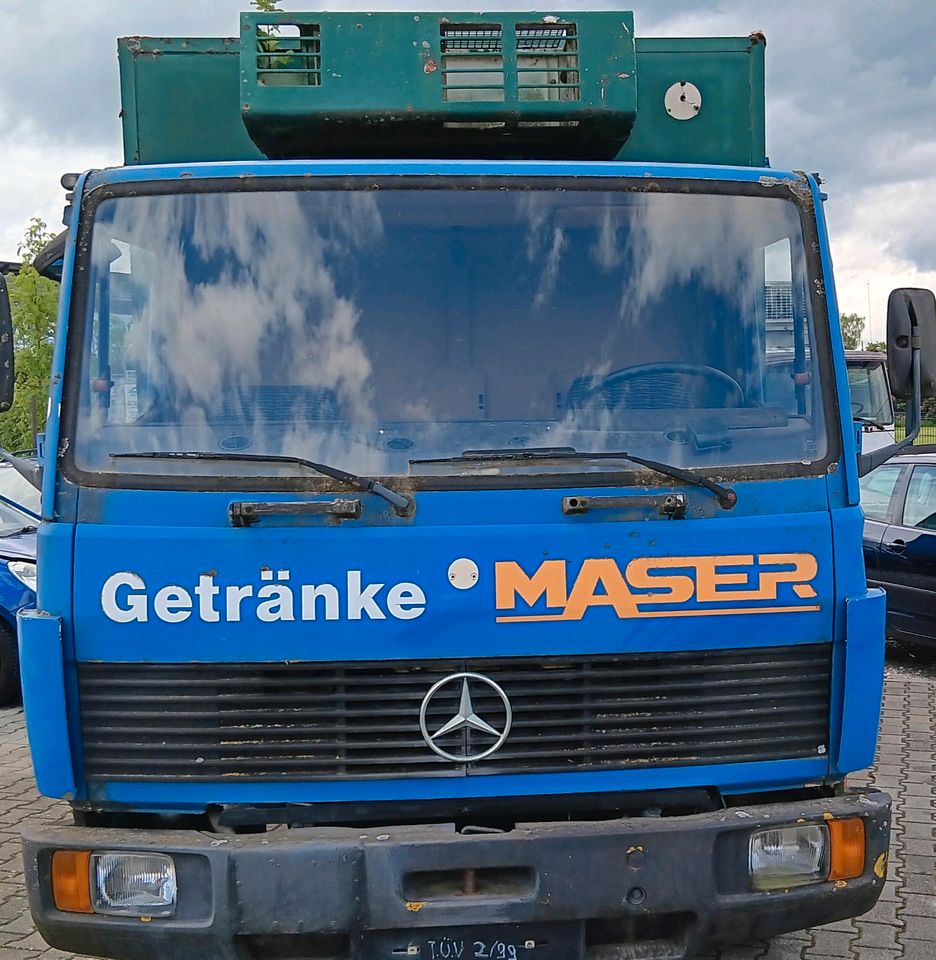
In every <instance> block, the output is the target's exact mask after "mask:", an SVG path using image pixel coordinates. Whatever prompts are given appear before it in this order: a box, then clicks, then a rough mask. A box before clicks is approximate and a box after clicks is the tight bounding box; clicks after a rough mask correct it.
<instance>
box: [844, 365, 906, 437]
mask: <svg viewBox="0 0 936 960" xmlns="http://www.w3.org/2000/svg"><path fill="white" fill-rule="evenodd" d="M846 362H847V364H848V392H849V393H850V394H851V411H852V416H853V417H857V418H859V419H861V420H871V421H873V422H874V423H880V424H884V425H888V424H892V423H893V422H894V406H893V403H892V401H891V396H890V392H889V391H888V389H887V377H886V375H885V373H884V364H883V363H882V362H881V361H879V360H853V359H850V358H849V359H847V361H846Z"/></svg>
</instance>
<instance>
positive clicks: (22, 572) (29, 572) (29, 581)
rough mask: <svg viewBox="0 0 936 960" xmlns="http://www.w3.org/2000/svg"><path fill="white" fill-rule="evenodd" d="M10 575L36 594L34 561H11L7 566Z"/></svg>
mask: <svg viewBox="0 0 936 960" xmlns="http://www.w3.org/2000/svg"><path fill="white" fill-rule="evenodd" d="M7 568H8V569H9V571H10V573H12V574H13V576H14V577H16V579H17V580H19V582H20V583H21V584H22V585H23V586H24V587H29V589H30V590H32V592H33V593H35V592H36V582H37V579H38V578H37V576H36V562H35V561H34V560H11V561H10V562H9V563H8V564H7Z"/></svg>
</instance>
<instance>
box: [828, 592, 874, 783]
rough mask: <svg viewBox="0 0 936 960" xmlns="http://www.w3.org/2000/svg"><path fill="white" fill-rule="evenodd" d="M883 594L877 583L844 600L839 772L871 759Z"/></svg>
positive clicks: (848, 770) (858, 766)
mask: <svg viewBox="0 0 936 960" xmlns="http://www.w3.org/2000/svg"><path fill="white" fill-rule="evenodd" d="M885 612H886V598H885V596H884V591H883V590H881V589H880V588H879V587H875V588H872V589H870V590H868V591H867V593H865V594H863V595H862V596H859V597H850V598H849V599H848V600H846V601H845V618H846V631H847V640H846V642H845V671H844V686H845V696H844V704H843V709H842V734H841V739H840V741H839V749H838V757H837V758H836V766H837V768H838V770H839V771H840V772H841V773H850V772H852V771H853V770H863V769H864V768H865V767H869V766H871V764H872V763H873V762H874V748H875V744H876V743H877V732H878V722H879V720H880V717H881V694H882V692H883V689H884V618H885Z"/></svg>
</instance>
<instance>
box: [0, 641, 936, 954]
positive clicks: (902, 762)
mask: <svg viewBox="0 0 936 960" xmlns="http://www.w3.org/2000/svg"><path fill="white" fill-rule="evenodd" d="M850 781H851V782H853V783H856V784H858V783H870V784H873V785H875V786H877V787H880V788H881V789H884V790H886V791H888V792H889V793H890V794H891V796H893V798H894V822H893V832H892V838H891V855H890V866H889V868H888V875H887V882H886V884H885V887H884V894H883V896H882V897H881V900H880V901H879V902H878V904H877V906H876V907H875V908H874V909H873V910H872V911H871V912H870V913H867V914H865V915H864V916H863V917H859V918H858V919H856V920H848V921H843V922H841V923H833V924H829V925H828V926H825V927H817V928H814V929H812V930H803V931H802V932H799V933H792V934H788V935H786V936H782V937H777V938H776V939H774V940H771V941H769V942H768V941H759V942H754V943H749V944H744V945H741V946H737V947H731V948H727V949H725V950H722V951H720V952H719V953H718V954H710V955H708V956H707V957H706V960H837V958H844V960H936V839H934V835H936V829H934V828H936V656H930V655H928V654H925V653H920V652H916V651H913V650H910V649H907V648H901V647H892V648H891V649H890V651H889V663H888V670H887V683H886V687H885V692H884V709H883V719H882V723H881V734H880V738H879V743H878V754H877V762H876V765H875V766H874V767H873V768H872V769H871V770H870V771H867V772H866V773H865V774H863V775H861V776H856V777H851V778H850ZM67 816H68V808H67V807H66V805H65V804H63V803H60V802H58V801H54V800H48V799H46V798H44V797H39V796H37V795H36V791H35V788H34V786H33V781H32V771H31V767H30V763H29V752H28V748H27V745H26V736H25V733H24V731H23V713H22V709H21V708H18V707H16V708H9V709H4V710H0V960H35V958H40V957H41V958H42V960H65V958H67V957H69V956H70V955H69V954H65V953H61V952H60V951H58V950H52V949H51V948H49V947H47V946H46V944H45V942H44V941H43V940H42V938H41V937H40V936H39V934H38V933H36V931H35V930H34V928H33V925H32V921H31V919H30V916H29V910H28V908H27V906H26V897H25V893H24V891H23V886H22V876H21V866H20V864H21V861H20V840H19V834H20V830H21V829H22V828H23V827H24V826H25V825H26V824H27V823H54V822H56V821H60V820H64V819H66V818H67ZM167 960H169V958H167Z"/></svg>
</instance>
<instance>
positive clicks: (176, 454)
mask: <svg viewBox="0 0 936 960" xmlns="http://www.w3.org/2000/svg"><path fill="white" fill-rule="evenodd" d="M111 456H112V457H113V458H114V459H115V460H117V459H135V458H141V459H150V460H226V461H230V462H234V463H288V464H292V465H295V466H299V467H305V468H306V469H308V470H314V471H315V472H316V473H321V474H322V475H323V476H326V477H331V479H332V480H339V481H341V482H342V483H348V484H350V485H351V486H352V487H355V488H356V489H358V490H363V491H364V492H365V493H376V494H377V496H378V497H383V498H384V500H386V501H387V503H389V504H391V505H392V506H393V507H394V508H395V509H396V510H399V511H407V510H410V509H412V507H413V498H412V497H410V496H408V495H407V494H405V493H397V492H396V490H391V489H390V488H389V487H386V486H384V485H383V484H382V483H380V482H379V481H377V480H368V479H367V478H366V477H359V476H358V475H357V474H356V473H348V472H347V470H339V469H338V467H332V466H330V465H329V464H327V463H316V461H315V460H305V459H304V458H302V457H281V456H275V455H270V456H266V455H264V454H262V453H214V452H209V451H202V450H172V451H169V450H166V451H164V450H147V451H144V452H141V453H132V452H130V451H127V452H124V453H112V454H111Z"/></svg>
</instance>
